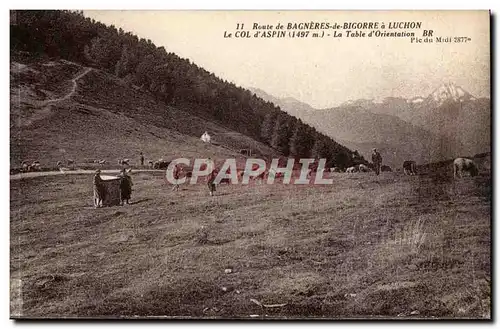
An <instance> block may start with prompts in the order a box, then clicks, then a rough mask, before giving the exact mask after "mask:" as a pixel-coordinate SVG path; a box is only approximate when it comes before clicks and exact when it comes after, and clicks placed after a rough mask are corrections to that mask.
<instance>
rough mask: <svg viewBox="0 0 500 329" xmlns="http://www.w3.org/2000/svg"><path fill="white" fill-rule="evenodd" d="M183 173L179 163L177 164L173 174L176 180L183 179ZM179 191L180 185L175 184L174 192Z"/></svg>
mask: <svg viewBox="0 0 500 329" xmlns="http://www.w3.org/2000/svg"><path fill="white" fill-rule="evenodd" d="M181 172H182V168H181V167H180V166H179V164H178V163H176V164H175V166H174V171H173V173H172V175H173V176H174V179H175V180H177V179H179V178H181ZM178 190H179V184H177V183H175V185H174V187H173V188H172V191H178Z"/></svg>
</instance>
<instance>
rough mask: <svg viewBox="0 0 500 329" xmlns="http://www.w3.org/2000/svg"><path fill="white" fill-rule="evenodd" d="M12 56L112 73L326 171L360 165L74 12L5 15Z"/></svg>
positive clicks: (201, 74)
mask: <svg viewBox="0 0 500 329" xmlns="http://www.w3.org/2000/svg"><path fill="white" fill-rule="evenodd" d="M19 51H26V52H29V53H31V54H33V55H34V56H46V57H50V58H62V59H67V60H70V61H74V62H78V63H82V64H84V65H87V66H92V67H95V68H98V69H101V70H103V71H106V72H108V73H110V74H114V75H116V76H117V77H119V78H121V79H123V80H124V81H125V82H127V83H129V84H130V85H136V86H139V87H141V88H143V89H144V90H147V91H150V92H152V93H153V94H154V95H156V97H157V98H158V100H159V101H162V102H165V103H166V104H169V105H172V106H176V105H183V108H192V109H193V111H198V113H194V114H197V115H201V116H203V117H206V118H210V119H211V120H215V121H217V122H219V123H221V124H223V125H225V126H227V127H228V128H231V129H233V130H236V131H238V132H240V133H243V134H245V135H248V136H250V137H252V138H254V139H256V140H259V141H262V142H264V143H266V144H268V145H270V146H271V147H273V148H275V149H276V150H278V151H279V152H281V153H282V154H283V155H284V156H289V157H297V158H298V157H317V158H327V159H328V165H339V166H342V167H345V166H348V165H351V164H353V162H356V161H358V162H360V161H361V162H362V161H364V159H362V158H361V157H359V155H355V154H354V153H353V152H351V151H350V150H349V149H347V148H345V147H343V146H342V145H340V144H338V143H336V142H335V141H333V140H332V139H331V138H329V137H327V136H325V135H324V134H321V133H319V132H318V131H316V130H315V129H314V128H312V127H310V126H308V125H306V124H304V123H303V122H302V121H301V120H300V119H297V118H295V117H292V116H290V115H288V114H287V113H285V112H283V111H281V110H280V109H279V108H278V107H276V106H275V105H274V104H272V103H270V102H266V101H264V100H262V99H260V98H258V97H257V96H256V95H255V94H253V93H251V92H250V91H248V90H246V89H243V88H240V87H238V86H236V85H234V84H233V83H229V82H227V81H224V80H222V79H220V78H218V77H216V76H215V75H214V74H213V73H210V72H208V71H206V70H205V69H203V68H201V67H198V66H197V65H196V64H194V63H190V61H189V60H188V59H183V58H180V57H178V56H177V55H175V54H174V53H171V52H167V51H166V50H165V48H164V47H157V46H155V45H154V44H153V43H152V42H151V40H146V39H143V38H138V37H137V36H135V35H133V34H132V33H130V32H125V31H123V30H122V29H121V28H120V29H117V28H116V27H115V26H113V25H111V26H106V25H105V24H102V23H100V22H97V21H95V20H94V19H91V18H88V17H85V16H84V15H83V12H80V11H12V12H11V52H19ZM186 105H195V106H186ZM195 109H198V110H195ZM199 109H202V110H199ZM200 111H201V112H200Z"/></svg>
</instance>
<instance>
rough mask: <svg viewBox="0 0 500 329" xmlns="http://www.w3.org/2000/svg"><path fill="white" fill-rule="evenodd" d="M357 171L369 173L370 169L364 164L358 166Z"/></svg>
mask: <svg viewBox="0 0 500 329" xmlns="http://www.w3.org/2000/svg"><path fill="white" fill-rule="evenodd" d="M358 171H359V172H369V171H370V168H368V166H367V165H364V164H360V165H359V166H358Z"/></svg>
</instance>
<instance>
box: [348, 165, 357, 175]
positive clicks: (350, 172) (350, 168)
mask: <svg viewBox="0 0 500 329" xmlns="http://www.w3.org/2000/svg"><path fill="white" fill-rule="evenodd" d="M357 171H358V168H356V167H349V168H347V169H346V170H345V172H346V173H348V174H352V173H355V172H357Z"/></svg>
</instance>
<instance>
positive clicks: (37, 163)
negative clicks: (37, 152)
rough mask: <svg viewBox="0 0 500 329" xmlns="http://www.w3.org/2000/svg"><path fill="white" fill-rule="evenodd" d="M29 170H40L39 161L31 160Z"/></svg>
mask: <svg viewBox="0 0 500 329" xmlns="http://www.w3.org/2000/svg"><path fill="white" fill-rule="evenodd" d="M31 170H33V171H40V170H42V167H41V165H40V162H39V161H33V163H32V164H31Z"/></svg>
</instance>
